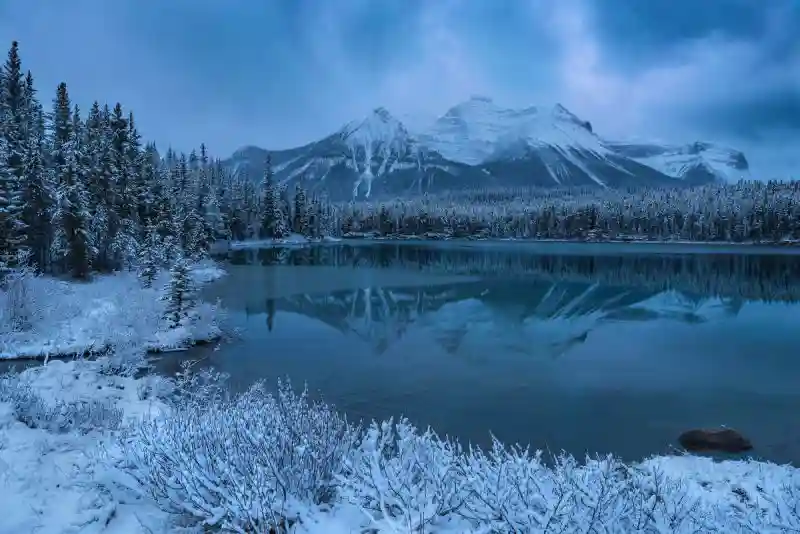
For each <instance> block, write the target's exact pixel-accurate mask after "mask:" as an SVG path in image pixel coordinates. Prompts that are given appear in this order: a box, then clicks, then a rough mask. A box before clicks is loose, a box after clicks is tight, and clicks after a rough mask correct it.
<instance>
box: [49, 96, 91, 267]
mask: <svg viewBox="0 0 800 534" xmlns="http://www.w3.org/2000/svg"><path fill="white" fill-rule="evenodd" d="M52 120H53V128H52V129H53V147H52V148H53V153H52V157H53V162H54V167H53V171H54V174H55V180H54V181H55V183H56V184H57V185H56V206H55V213H54V216H53V225H54V227H55V237H54V240H53V245H52V252H53V255H54V257H55V260H56V263H57V264H58V265H60V266H61V268H62V269H63V270H64V271H65V272H68V273H70V274H71V275H72V277H74V278H78V279H86V278H88V277H89V275H90V272H91V258H92V251H91V242H90V235H89V219H90V217H91V213H90V212H89V194H88V191H87V190H86V178H85V176H84V175H83V174H82V173H84V172H85V170H84V169H83V166H82V164H81V158H82V157H83V156H82V154H81V152H80V150H81V145H82V143H81V142H80V140H79V139H78V136H80V135H81V132H80V131H76V128H75V126H76V125H77V124H78V123H79V119H78V120H73V117H72V113H71V110H70V102H69V94H68V93H67V84H66V83H63V82H62V83H60V84H59V86H58V89H57V90H56V99H55V102H54V110H53V119H52Z"/></svg>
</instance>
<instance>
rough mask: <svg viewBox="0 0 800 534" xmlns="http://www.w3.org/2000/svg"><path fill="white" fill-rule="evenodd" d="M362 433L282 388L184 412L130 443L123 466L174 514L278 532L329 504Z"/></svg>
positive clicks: (139, 432)
mask: <svg viewBox="0 0 800 534" xmlns="http://www.w3.org/2000/svg"><path fill="white" fill-rule="evenodd" d="M356 436H357V432H356V431H355V430H354V429H353V427H351V426H350V425H349V424H348V423H347V422H346V420H344V419H343V418H341V417H340V416H338V415H337V414H336V413H335V412H333V411H332V410H331V409H330V408H329V407H328V406H327V405H325V404H323V403H317V402H311V401H310V400H309V399H308V397H307V395H306V393H305V392H303V393H302V394H299V395H298V394H296V393H295V392H294V391H293V390H292V389H291V387H290V386H289V385H288V384H283V383H281V384H279V387H278V392H277V394H275V395H273V394H271V393H268V392H266V390H265V389H264V388H263V385H260V384H259V385H256V386H254V387H253V388H251V389H250V390H249V391H248V392H246V393H245V394H242V395H239V396H237V397H235V398H233V399H219V398H212V399H211V400H210V401H209V402H207V403H202V402H199V400H198V399H197V398H196V397H195V398H194V400H193V401H191V402H187V403H185V404H183V405H178V406H175V407H174V408H173V409H172V410H171V411H170V412H168V413H167V414H165V415H163V416H161V417H158V418H152V419H146V420H143V421H138V422H136V423H134V424H133V426H131V427H130V428H129V429H127V431H126V432H125V433H124V436H123V438H122V439H121V442H120V445H121V452H122V455H121V458H120V462H121V463H120V467H121V468H122V469H123V470H124V471H126V472H127V473H128V474H129V475H130V476H131V477H132V478H133V479H134V480H135V481H137V483H138V486H139V488H140V489H142V490H143V491H144V492H146V493H148V494H149V495H150V496H151V497H152V498H153V499H154V500H155V502H156V503H158V505H159V506H160V507H161V508H162V509H164V510H165V511H167V512H170V513H174V514H181V515H188V516H190V517H193V518H195V519H196V520H198V521H199V522H202V523H203V524H205V525H207V526H214V527H219V528H223V529H229V530H232V531H236V532H245V531H247V532H268V531H269V529H270V528H272V527H274V526H278V525H282V524H284V520H286V519H289V520H291V519H293V518H294V519H297V518H298V517H299V516H300V515H302V514H303V512H304V510H305V508H306V506H308V505H321V504H323V503H326V502H329V501H330V500H331V499H332V498H333V495H334V483H335V482H334V478H335V476H336V475H338V474H340V473H341V472H342V470H343V467H344V465H343V460H344V458H345V457H346V456H347V455H348V454H349V451H350V450H351V448H352V447H353V445H354V442H355V439H356Z"/></svg>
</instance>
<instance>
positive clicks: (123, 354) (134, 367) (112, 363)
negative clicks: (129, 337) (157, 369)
mask: <svg viewBox="0 0 800 534" xmlns="http://www.w3.org/2000/svg"><path fill="white" fill-rule="evenodd" d="M149 367H150V364H149V362H148V361H147V351H146V350H145V348H144V347H142V346H141V345H139V344H136V343H132V342H122V343H118V344H117V345H115V346H114V347H112V348H111V349H110V351H109V353H108V355H106V357H105V358H101V359H100V360H99V362H98V370H99V371H100V374H103V375H114V376H125V377H132V376H134V375H136V374H137V373H139V372H141V371H143V370H145V369H148V368H149Z"/></svg>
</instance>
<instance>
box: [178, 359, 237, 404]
mask: <svg viewBox="0 0 800 534" xmlns="http://www.w3.org/2000/svg"><path fill="white" fill-rule="evenodd" d="M198 363H200V362H199V360H186V361H182V362H181V369H180V371H178V372H177V373H175V376H174V377H173V378H172V382H173V384H174V393H173V394H172V398H171V400H172V402H174V403H176V404H178V405H185V404H186V403H189V402H199V403H201V404H208V403H210V402H214V401H222V400H226V399H227V398H228V391H229V390H228V378H229V375H228V374H227V373H221V372H219V371H216V370H214V369H210V368H208V367H204V368H201V369H194V367H195V366H196V365H197V364H198Z"/></svg>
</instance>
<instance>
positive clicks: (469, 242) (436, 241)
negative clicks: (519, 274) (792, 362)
mask: <svg viewBox="0 0 800 534" xmlns="http://www.w3.org/2000/svg"><path fill="white" fill-rule="evenodd" d="M383 243H391V244H398V245H414V246H436V247H439V248H469V249H473V248H494V249H498V248H512V247H513V248H517V247H524V248H525V249H526V252H538V251H537V250H536V248H537V247H541V248H542V249H551V250H547V251H544V250H542V251H541V252H543V253H544V252H546V253H551V252H554V251H553V250H552V247H559V249H558V250H557V253H558V254H586V253H587V251H589V252H593V253H599V254H611V255H617V254H626V255H627V254H642V253H644V254H741V255H744V254H747V255H751V254H752V255H763V254H771V255H784V256H794V255H800V242H795V241H787V242H735V241H678V240H664V241H652V240H639V239H635V240H622V239H615V240H611V239H603V240H585V239H536V238H533V239H531V238H491V237H488V238H478V237H439V236H437V237H425V236H389V237H383V236H366V235H365V236H345V237H341V238H336V239H322V240H319V239H306V240H304V241H297V240H252V241H231V242H228V243H226V244H221V245H219V248H218V249H217V251H215V252H216V253H217V254H225V253H229V252H233V251H238V250H250V249H253V250H256V249H267V248H289V249H291V248H305V247H310V246H341V245H351V246H367V245H374V244H383ZM622 245H624V246H622ZM628 245H630V248H628Z"/></svg>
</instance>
